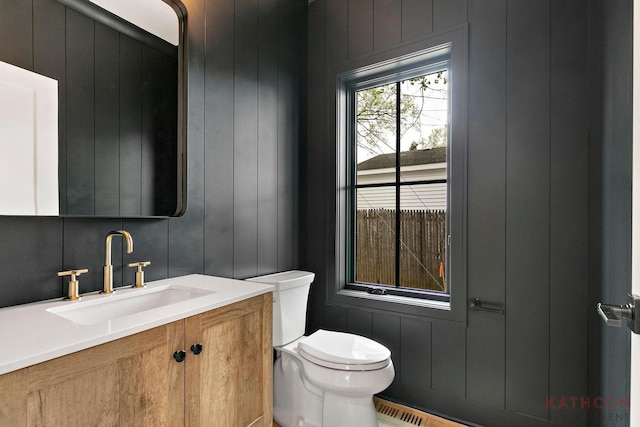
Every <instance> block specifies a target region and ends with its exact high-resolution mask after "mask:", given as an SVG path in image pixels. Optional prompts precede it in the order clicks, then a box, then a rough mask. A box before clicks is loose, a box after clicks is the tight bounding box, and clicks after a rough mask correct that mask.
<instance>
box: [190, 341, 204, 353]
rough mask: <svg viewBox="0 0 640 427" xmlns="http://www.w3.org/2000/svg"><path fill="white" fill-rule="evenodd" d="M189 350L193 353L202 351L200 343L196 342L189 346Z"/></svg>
mask: <svg viewBox="0 0 640 427" xmlns="http://www.w3.org/2000/svg"><path fill="white" fill-rule="evenodd" d="M191 352H192V353H193V354H200V353H202V344H200V343H197V344H194V345H192V346H191Z"/></svg>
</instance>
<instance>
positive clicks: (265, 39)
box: [0, 0, 306, 307]
mask: <svg viewBox="0 0 640 427" xmlns="http://www.w3.org/2000/svg"><path fill="white" fill-rule="evenodd" d="M184 4H185V5H186V7H187V12H188V32H189V35H188V37H189V46H188V49H189V52H188V55H189V71H188V78H189V94H188V96H189V101H188V102H189V105H188V108H189V115H188V134H189V135H188V156H189V165H188V166H189V171H188V186H189V194H188V210H187V213H186V215H185V216H183V217H180V218H172V219H98V218H85V219H78V218H29V217H27V218H16V217H0V235H1V236H2V237H1V238H0V272H1V274H0V307H4V306H11V305H15V304H21V303H26V302H30V301H37V300H41V299H46V298H53V297H57V296H61V295H63V292H64V290H63V281H62V280H61V279H59V278H57V277H56V272H57V271H59V270H62V269H68V268H80V267H87V268H89V269H90V272H89V274H87V275H83V277H82V278H81V280H80V284H81V288H82V289H81V290H82V291H89V290H95V289H100V288H101V286H102V285H101V283H102V265H103V263H104V236H105V235H106V233H107V232H108V231H109V230H112V229H120V228H124V229H125V230H128V231H130V232H131V233H132V234H133V237H134V241H135V245H134V246H135V252H134V253H133V254H130V255H129V254H124V255H123V254H122V247H121V244H120V243H119V242H118V241H117V240H116V241H114V257H113V259H114V265H115V266H116V268H115V270H116V271H115V273H114V277H115V282H116V283H123V282H127V283H131V282H132V281H133V270H132V269H125V271H123V270H122V268H121V266H122V265H123V264H125V263H128V262H133V261H137V260H150V261H151V262H152V264H151V266H149V267H148V273H147V276H146V277H147V279H148V280H154V279H160V278H165V277H173V276H178V275H182V274H189V273H205V274H213V275H220V276H225V277H237V278H244V277H248V276H250V275H256V274H261V273H268V272H274V271H279V270H284V269H289V268H292V267H294V266H296V264H297V259H296V257H297V252H296V250H295V249H296V247H297V229H298V222H297V199H298V197H297V191H298V183H297V182H298V178H297V159H296V157H297V146H298V140H299V132H300V128H301V127H300V110H299V105H300V104H301V103H300V102H299V98H300V97H301V96H303V93H302V92H301V90H302V89H301V87H303V85H302V84H301V78H302V72H303V69H304V58H305V56H304V38H305V31H304V27H305V21H306V10H305V5H304V4H301V2H299V1H296V0H262V1H260V2H258V1H257V0H256V1H246V0H237V1H235V2H233V1H227V0H189V1H184ZM60 8H62V9H60ZM0 10H2V11H3V12H2V13H1V14H0V34H1V36H0V60H3V61H6V62H10V63H13V64H16V65H18V66H21V67H23V68H27V69H31V70H33V69H34V68H37V67H38V64H39V62H38V61H39V55H38V52H39V51H40V49H41V48H42V45H41V43H44V42H45V41H46V38H47V37H46V34H43V33H41V32H39V31H38V28H34V27H33V24H32V23H33V19H39V18H43V19H44V18H46V17H47V16H48V15H47V14H49V13H64V7H62V5H61V4H59V3H57V2H56V1H55V0H33V2H31V1H27V0H24V1H19V2H15V1H10V0H0ZM34 17H36V18H34Z"/></svg>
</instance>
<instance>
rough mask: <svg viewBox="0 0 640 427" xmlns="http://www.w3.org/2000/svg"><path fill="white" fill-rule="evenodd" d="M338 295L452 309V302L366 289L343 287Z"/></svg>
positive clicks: (445, 309)
mask: <svg viewBox="0 0 640 427" xmlns="http://www.w3.org/2000/svg"><path fill="white" fill-rule="evenodd" d="M337 294H338V295H342V296H345V297H350V298H361V299H367V300H375V301H381V302H386V303H394V304H402V305H409V306H414V307H424V308H430V309H436V310H443V311H451V303H450V302H446V301H434V300H430V299H422V298H411V297H405V296H399V295H376V294H370V293H367V292H366V291H360V290H352V289H341V290H339V291H338V292H337Z"/></svg>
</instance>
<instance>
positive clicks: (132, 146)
mask: <svg viewBox="0 0 640 427" xmlns="http://www.w3.org/2000/svg"><path fill="white" fill-rule="evenodd" d="M141 77H142V45H141V44H140V42H138V41H136V40H133V39H130V38H128V37H125V36H122V35H121V36H120V82H121V84H120V214H121V215H125V216H126V215H140V213H141V202H140V194H141V192H142V176H141V173H140V164H141V159H142V116H141V115H142V94H141V93H140V87H141V86H140V85H141V84H142V81H141Z"/></svg>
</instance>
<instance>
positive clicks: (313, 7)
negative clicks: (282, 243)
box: [300, 1, 346, 331]
mask: <svg viewBox="0 0 640 427" xmlns="http://www.w3.org/2000/svg"><path fill="white" fill-rule="evenodd" d="M326 4H327V3H326V2H324V1H322V2H319V1H315V2H313V3H311V4H309V18H308V52H309V58H308V68H307V112H308V118H309V120H307V137H306V146H305V147H304V149H303V151H302V152H303V153H305V154H306V155H305V157H304V158H303V159H301V163H300V171H301V173H300V174H301V175H302V182H304V184H305V187H303V189H302V190H303V191H301V192H300V193H301V194H300V198H301V200H300V203H301V205H302V212H305V214H306V215H305V216H304V217H302V218H301V219H302V221H301V226H300V232H301V236H300V237H301V239H300V251H301V268H304V269H308V270H309V271H313V272H314V273H315V274H316V278H315V280H314V283H313V285H312V286H311V290H310V293H309V305H308V310H307V331H313V330H316V329H318V328H320V327H322V326H323V319H326V316H325V314H324V313H325V309H324V307H325V305H324V300H325V293H326V291H325V289H326V286H327V279H328V278H327V273H326V266H327V262H326V250H325V245H326V242H327V235H326V233H325V229H324V221H323V219H324V216H323V214H324V209H325V184H324V182H325V175H324V174H325V165H326V164H327V162H326V160H325V156H326V154H325V149H326V144H325V143H324V141H325V120H324V117H325V71H324V69H325V61H324V52H325V28H324V27H325V25H324V10H325V7H326ZM302 171H306V172H302ZM345 316H346V314H345ZM345 322H346V320H345ZM345 328H346V325H345Z"/></svg>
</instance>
